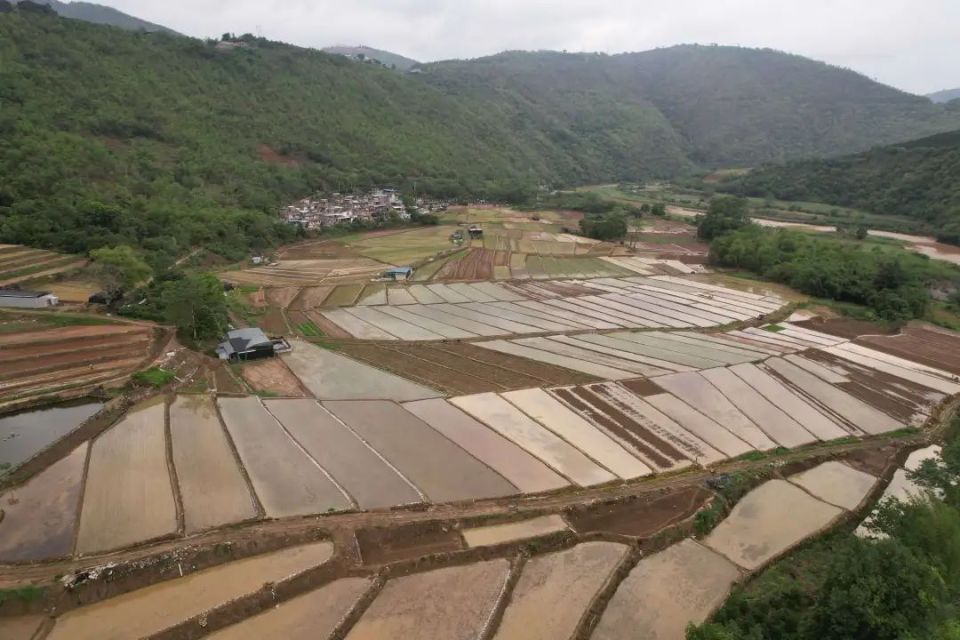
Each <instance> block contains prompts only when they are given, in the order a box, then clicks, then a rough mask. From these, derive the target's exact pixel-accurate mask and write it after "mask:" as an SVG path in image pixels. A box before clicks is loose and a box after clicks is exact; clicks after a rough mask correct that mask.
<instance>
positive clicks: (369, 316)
mask: <svg viewBox="0 0 960 640" xmlns="http://www.w3.org/2000/svg"><path fill="white" fill-rule="evenodd" d="M544 260H552V259H551V258H544ZM579 275H583V274H579ZM681 282H684V281H683V280H681ZM697 285H698V286H696V287H686V289H687V290H688V292H680V291H676V290H675V289H676V288H677V287H680V286H681V285H678V284H677V283H676V282H674V281H661V280H659V279H657V278H635V277H629V278H622V279H617V278H597V279H594V280H587V281H583V282H579V281H578V282H567V281H547V280H544V281H542V282H541V281H538V282H537V283H535V284H534V283H509V284H495V283H490V282H481V283H465V282H459V283H449V284H444V285H430V286H428V287H426V288H420V285H414V286H413V287H410V289H409V290H408V289H406V288H396V289H390V290H389V291H388V296H387V302H388V304H390V305H403V306H404V308H403V310H402V311H400V310H397V311H395V312H392V313H393V315H392V316H389V317H385V315H384V313H383V312H381V311H378V307H373V306H362V307H358V308H347V309H345V310H346V311H348V312H349V313H350V315H349V316H345V315H343V314H337V315H333V314H331V313H329V312H327V313H326V315H327V317H328V318H329V319H330V320H331V321H333V322H334V323H336V324H338V325H339V326H340V327H341V328H342V329H343V330H344V331H346V332H347V333H349V334H351V335H353V336H354V337H357V338H361V339H381V340H383V339H386V340H390V339H394V338H399V339H400V340H413V341H416V340H438V339H440V338H443V337H447V338H458V337H460V338H462V337H471V336H465V335H464V334H463V332H464V331H466V332H467V333H468V334H473V336H494V335H510V334H521V335H522V334H535V333H563V332H567V331H574V330H582V329H584V328H594V329H623V328H628V329H629V328H647V329H658V328H670V329H683V328H692V327H712V326H720V325H726V324H730V323H732V322H737V321H742V320H752V319H756V317H757V316H762V315H764V314H766V313H772V312H773V311H776V310H777V309H779V308H780V307H781V306H782V305H783V300H781V299H779V298H774V297H773V296H760V295H755V294H743V293H741V292H738V291H733V290H731V291H730V292H729V293H730V295H729V297H724V299H723V300H719V299H717V298H719V296H718V294H716V293H715V291H714V289H718V290H719V291H721V292H722V291H725V290H724V289H723V288H721V287H713V288H711V289H704V287H712V285H702V284H700V283H697ZM394 292H397V293H396V294H394ZM413 292H417V293H418V294H419V295H418V296H415V295H413ZM401 293H402V294H403V295H402V296H401V295H400V294H401ZM748 296H750V297H748ZM438 299H439V301H438ZM407 314H413V316H416V317H411V316H410V315H407ZM400 315H402V319H401V317H399V316H400ZM464 321H466V323H464ZM780 329H781V331H782V332H790V333H791V334H794V335H792V336H790V337H786V336H784V337H782V338H781V337H773V338H769V336H774V334H773V333H772V332H769V331H761V336H762V338H763V339H764V340H768V341H770V342H773V343H774V344H775V345H776V344H786V345H788V346H789V347H790V348H793V350H797V349H801V348H805V347H806V346H808V345H816V346H824V345H825V344H827V343H826V342H824V339H823V338H821V337H819V336H815V335H813V334H811V333H802V332H805V331H806V330H801V329H799V328H794V327H781V328H780ZM757 331H759V330H757ZM763 334H766V335H763ZM801 334H802V335H801ZM822 335H825V334H822ZM795 336H796V337H795ZM751 338H753V339H748V340H746V341H745V342H743V344H744V345H747V344H751V343H752V342H755V341H757V340H756V339H755V337H753V336H751ZM658 340H659V341H661V342H662V341H666V347H667V348H668V349H669V350H673V351H678V352H687V353H690V354H695V353H696V352H697V350H698V349H699V350H700V351H702V352H706V353H708V354H710V355H711V357H713V358H715V360H716V361H717V362H720V363H726V362H730V361H737V359H738V357H739V356H741V355H742V354H743V353H744V352H745V351H746V350H744V349H740V350H738V349H736V348H735V347H736V342H737V340H730V341H728V343H727V344H726V345H717V344H707V343H708V342H709V341H707V340H704V341H698V340H697V339H696V338H691V337H687V338H686V340H676V339H673V338H671V337H668V336H663V335H661V336H659V337H658ZM691 357H695V355H691Z"/></svg>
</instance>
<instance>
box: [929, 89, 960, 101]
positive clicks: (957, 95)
mask: <svg viewBox="0 0 960 640" xmlns="http://www.w3.org/2000/svg"><path fill="white" fill-rule="evenodd" d="M927 97H928V98H930V99H931V100H933V101H934V102H950V101H951V100H958V99H960V88H957V89H944V90H943V91H936V92H934V93H928V94H927Z"/></svg>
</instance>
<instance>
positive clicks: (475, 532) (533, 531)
mask: <svg viewBox="0 0 960 640" xmlns="http://www.w3.org/2000/svg"><path fill="white" fill-rule="evenodd" d="M567 530H568V527H567V523H566V522H564V521H563V518H561V517H560V516H556V515H553V516H540V517H539V518H530V519H529V520H521V521H520V522H508V523H506V524H494V525H489V526H486V527H470V528H468V529H464V530H463V539H464V540H465V541H466V543H467V546H470V547H487V546H492V545H496V544H502V543H504V542H514V541H516V540H526V539H528V538H539V537H540V536H545V535H549V534H551V533H558V532H560V531H567Z"/></svg>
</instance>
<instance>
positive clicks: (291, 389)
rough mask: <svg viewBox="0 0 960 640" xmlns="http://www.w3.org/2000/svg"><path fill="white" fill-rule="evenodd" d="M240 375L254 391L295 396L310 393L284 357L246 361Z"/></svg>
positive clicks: (241, 367) (241, 366)
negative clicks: (284, 361)
mask: <svg viewBox="0 0 960 640" xmlns="http://www.w3.org/2000/svg"><path fill="white" fill-rule="evenodd" d="M240 375H242V376H243V379H244V380H246V381H247V384H249V385H250V388H252V389H253V390H254V391H261V392H264V391H265V392H267V393H270V394H273V395H278V396H288V397H293V398H296V397H301V398H302V397H303V396H306V395H308V394H307V392H306V390H305V389H304V388H303V386H302V385H301V384H300V380H299V379H298V378H297V377H296V376H295V375H293V372H291V371H290V369H288V368H287V365H285V364H284V363H283V359H282V358H268V359H264V360H255V361H252V362H245V363H243V364H242V365H240Z"/></svg>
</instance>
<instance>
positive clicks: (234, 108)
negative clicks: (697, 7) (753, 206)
mask: <svg viewBox="0 0 960 640" xmlns="http://www.w3.org/2000/svg"><path fill="white" fill-rule="evenodd" d="M0 1H2V0H0ZM422 67H423V69H424V71H423V72H422V73H418V74H398V73H396V72H393V71H391V70H389V69H386V68H383V67H381V66H380V65H366V64H356V63H354V62H352V61H350V60H348V59H346V58H343V57H342V56H336V55H329V54H326V53H322V52H320V51H315V50H309V49H301V48H297V47H293V46H289V45H283V44H278V43H273V42H268V41H266V40H262V39H257V38H254V37H252V36H243V37H241V38H239V39H233V40H232V41H231V43H230V46H227V47H220V46H218V45H217V44H216V43H213V42H203V41H199V40H194V39H190V38H184V37H172V36H169V35H167V34H163V33H143V32H124V31H120V30H117V29H110V28H106V27H103V26H99V25H93V24H87V23H84V22H78V21H74V20H63V19H59V18H57V17H55V16H48V15H43V14H42V13H38V12H35V11H25V10H20V11H13V12H7V13H0V140H2V141H3V144H0V241H6V242H22V243H28V244H34V245H41V246H49V247H56V248H59V249H63V250H67V251H75V252H83V251H87V250H89V249H91V248H96V247H98V246H103V245H115V244H120V243H129V244H134V245H139V246H151V247H153V248H154V250H157V251H161V250H162V251H166V252H168V253H171V254H172V253H176V252H178V251H182V250H183V249H184V248H185V247H187V246H190V245H195V244H198V243H202V244H205V245H207V246H215V247H216V248H217V250H219V251H221V252H225V253H231V254H237V253H238V252H240V251H241V250H243V249H245V248H246V247H247V245H248V243H250V242H270V241H271V239H272V238H273V237H274V234H276V233H280V227H279V226H278V225H276V224H275V222H276V218H275V216H274V215H273V212H274V211H275V210H276V207H277V206H279V205H280V204H282V203H283V202H284V201H287V200H289V199H293V198H295V197H300V196H303V195H304V194H306V193H309V192H311V191H313V190H315V189H318V188H332V189H341V190H343V189H351V188H364V187H367V186H371V185H377V184H380V185H382V184H394V185H396V186H401V187H403V186H405V185H409V184H411V183H412V182H413V181H414V180H415V181H416V184H417V188H418V189H419V190H420V191H421V192H423V191H426V192H432V193H435V194H438V195H451V196H468V195H470V196H484V197H488V198H497V199H517V198H522V197H524V196H526V195H527V194H529V193H531V191H532V189H534V188H535V187H536V186H537V185H538V184H545V185H550V186H561V185H574V184H583V183H588V182H600V181H614V180H641V179H647V178H669V177H672V176H676V175H678V174H681V173H684V172H687V171H689V170H691V169H694V168H696V167H697V166H703V165H712V164H729V163H738V164H753V163H756V162H760V161H762V160H768V159H771V158H781V157H792V156H797V155H809V154H817V153H833V152H840V151H850V150H852V149H859V148H862V147H865V146H867V145H868V144H869V142H870V141H873V140H897V139H902V138H904V137H907V136H910V135H913V134H914V133H916V132H918V131H919V132H927V131H931V130H945V129H947V128H951V127H952V128H957V127H960V111H958V110H951V109H950V108H947V107H942V106H936V105H933V104H931V103H930V102H929V101H928V100H926V99H924V98H920V97H916V96H909V95H907V94H904V93H901V92H899V91H895V90H893V89H890V88H888V87H884V86H882V85H878V84H876V83H873V82H871V81H869V80H867V79H866V78H864V77H862V76H859V75H857V74H853V73H851V72H847V71H842V70H839V69H835V68H832V67H828V66H827V65H823V64H820V63H814V62H811V61H808V60H805V59H803V58H798V57H796V56H788V55H785V54H781V53H776V52H772V51H754V50H747V49H735V48H722V47H694V46H689V47H675V48H672V49H662V50H657V51H651V52H647V53H641V54H626V55H622V56H605V55H595V54H591V55H583V54H570V55H568V54H560V53H506V54H502V55H499V56H493V57H491V58H483V59H480V60H476V61H471V62H444V63H437V64H430V65H422Z"/></svg>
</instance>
